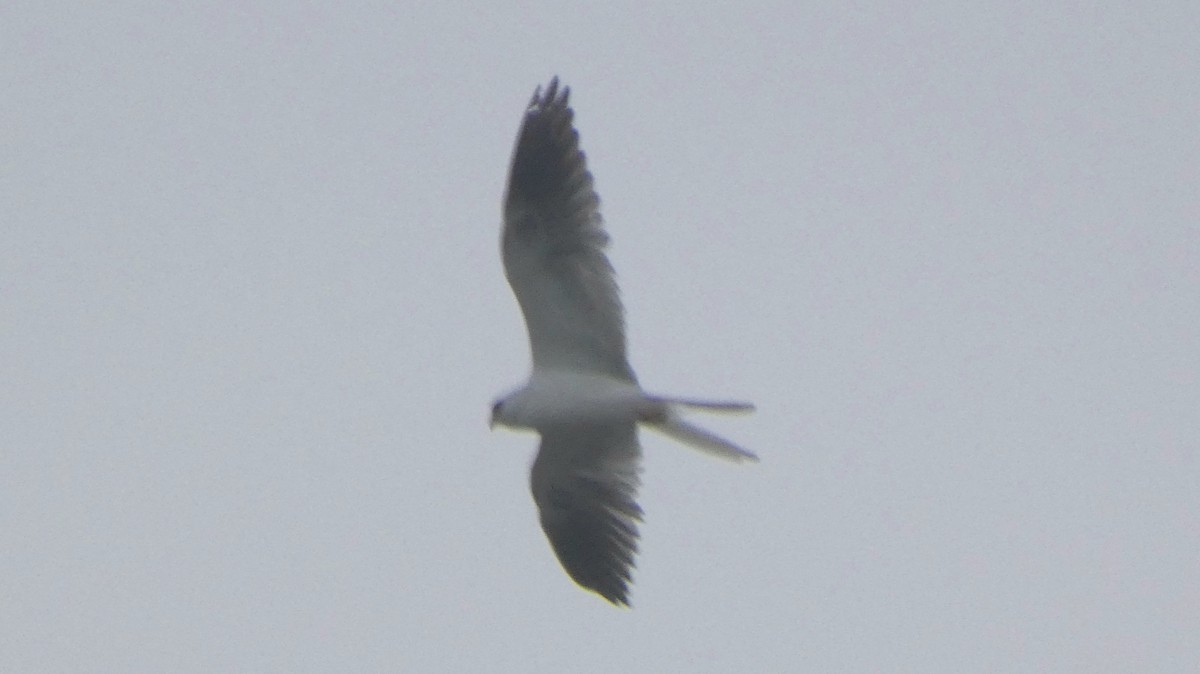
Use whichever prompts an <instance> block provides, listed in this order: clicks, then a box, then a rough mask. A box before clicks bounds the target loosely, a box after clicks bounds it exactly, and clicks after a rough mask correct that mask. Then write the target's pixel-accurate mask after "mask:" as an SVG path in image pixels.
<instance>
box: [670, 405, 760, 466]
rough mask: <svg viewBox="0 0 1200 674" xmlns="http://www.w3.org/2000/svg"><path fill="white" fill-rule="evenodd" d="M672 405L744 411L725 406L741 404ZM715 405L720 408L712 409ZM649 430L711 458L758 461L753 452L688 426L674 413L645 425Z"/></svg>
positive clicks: (693, 426)
mask: <svg viewBox="0 0 1200 674" xmlns="http://www.w3.org/2000/svg"><path fill="white" fill-rule="evenodd" d="M671 402H672V403H676V404H680V405H687V406H688V407H704V408H705V409H721V410H727V411H739V412H740V411H745V410H744V408H742V407H738V408H729V407H726V406H725V405H741V403H705V404H703V405H691V404H688V403H683V402H680V401H675V400H672V401H671ZM713 404H717V405H721V407H712V406H711V405H713ZM646 425H647V426H649V427H650V428H653V429H654V430H656V431H658V432H660V433H662V434H664V435H667V436H669V437H672V438H674V439H676V440H678V441H680V442H682V443H684V444H685V445H688V446H689V447H692V448H695V449H698V450H700V451H702V452H707V453H709V454H712V455H713V456H717V457H720V458H722V459H727V460H729V461H747V460H748V461H758V456H757V455H755V454H754V452H750V451H747V450H745V449H742V448H741V447H738V446H737V445H735V444H733V443H732V442H730V441H728V440H726V439H725V438H722V437H719V436H717V435H714V434H712V433H710V432H708V431H706V430H704V429H703V428H700V427H699V426H695V425H693V424H690V423H688V422H686V421H684V420H683V419H681V418H679V415H677V414H675V413H674V412H671V411H668V412H667V414H666V418H664V419H663V420H662V421H656V422H650V423H648V424H646Z"/></svg>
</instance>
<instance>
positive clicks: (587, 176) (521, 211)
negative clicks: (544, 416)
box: [501, 78, 635, 381]
mask: <svg viewBox="0 0 1200 674" xmlns="http://www.w3.org/2000/svg"><path fill="white" fill-rule="evenodd" d="M569 94H570V90H569V89H568V88H567V87H563V88H562V89H559V86H558V78H555V79H553V80H551V82H550V84H549V86H548V87H546V89H545V91H544V92H543V90H542V89H541V87H539V88H538V89H537V91H536V92H534V95H533V99H532V100H531V101H530V102H529V107H528V108H527V109H526V111H525V118H524V121H523V122H522V124H521V131H520V133H519V134H518V136H517V142H516V147H515V148H514V149H513V157H512V168H511V170H510V172H509V177H508V194H507V197H506V200H505V204H504V232H503V235H502V237H501V248H502V250H503V256H504V273H505V276H507V277H508V282H509V284H510V285H511V286H512V289H513V293H514V294H515V295H516V296H517V302H518V303H519V304H520V305H521V311H522V313H523V314H524V315H525V325H526V327H527V328H528V330H529V342H530V349H531V351H532V352H533V367H534V368H535V369H537V368H547V369H568V370H578V371H584V372H594V373H597V374H603V375H607V376H610V377H614V378H617V379H622V380H628V381H634V380H635V377H634V374H633V371H632V370H631V369H630V367H629V363H628V362H627V361H626V358H625V325H624V317H623V309H622V307H621V299H620V297H619V296H618V291H617V283H616V279H615V278H614V276H613V268H612V265H611V264H610V263H609V261H608V258H607V257H606V256H605V254H604V247H605V245H606V244H607V243H608V234H607V233H605V231H604V223H603V220H602V219H601V218H600V199H599V197H597V196H596V192H595V191H594V190H593V189H592V174H591V173H589V172H588V170H587V163H586V161H585V158H584V154H583V152H582V151H580V149H579V133H578V132H577V131H575V129H574V127H573V126H572V125H571V121H572V118H573V116H574V112H573V111H572V110H571V108H570V107H569V106H568V105H567V97H568V95H569Z"/></svg>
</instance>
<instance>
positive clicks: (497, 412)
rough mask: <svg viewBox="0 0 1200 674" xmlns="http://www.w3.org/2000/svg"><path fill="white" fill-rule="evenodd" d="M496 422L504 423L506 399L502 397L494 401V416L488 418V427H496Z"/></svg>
mask: <svg viewBox="0 0 1200 674" xmlns="http://www.w3.org/2000/svg"><path fill="white" fill-rule="evenodd" d="M496 424H501V425H503V424H504V399H503V398H501V399H500V400H497V401H495V402H493V403H492V418H491V419H488V429H489V430H491V429H493V428H495V427H496Z"/></svg>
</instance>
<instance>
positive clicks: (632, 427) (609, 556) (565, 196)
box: [492, 77, 757, 605]
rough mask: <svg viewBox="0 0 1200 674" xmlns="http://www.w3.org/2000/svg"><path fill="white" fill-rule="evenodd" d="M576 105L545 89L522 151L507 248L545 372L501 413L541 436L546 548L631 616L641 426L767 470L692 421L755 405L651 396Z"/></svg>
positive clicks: (528, 120) (539, 368)
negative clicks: (694, 414) (637, 365)
mask: <svg viewBox="0 0 1200 674" xmlns="http://www.w3.org/2000/svg"><path fill="white" fill-rule="evenodd" d="M569 94H570V89H569V88H567V87H562V88H561V89H560V88H559V86H558V78H557V77H556V78H554V79H552V80H551V81H550V84H549V86H547V87H546V89H545V91H543V90H542V88H541V87H538V88H537V90H536V91H535V92H534V94H533V99H532V100H531V101H530V102H529V107H528V108H527V109H526V110H525V118H524V120H523V122H522V123H521V130H520V132H519V134H518V135H517V142H516V146H515V148H514V149H513V156H512V168H511V170H510V173H509V177H508V195H507V198H506V200H505V203H504V231H503V234H502V235H501V248H502V251H503V257H504V273H505V276H506V277H508V283H509V285H511V286H512V289H513V293H514V294H515V295H516V296H517V302H518V303H519V304H520V305H521V312H522V313H523V314H524V315H525V325H526V327H527V328H528V331H529V345H530V349H531V351H532V355H533V368H532V373H531V374H530V377H529V382H528V383H527V384H525V385H524V386H522V387H520V388H518V389H516V390H514V391H512V392H511V393H509V394H508V395H507V396H505V397H504V398H501V399H500V400H498V401H497V402H496V403H495V405H494V406H493V407H492V424H501V425H503V426H509V427H513V428H522V429H532V430H534V431H537V432H538V433H540V434H541V436H542V443H541V447H540V448H539V450H538V455H537V458H536V459H535V460H534V462H533V469H532V471H531V477H530V482H531V487H532V490H533V500H534V501H535V502H536V503H537V506H538V511H539V513H540V516H541V522H542V529H543V530H544V531H545V532H546V537H547V538H549V539H550V544H551V546H552V547H553V548H554V552H555V554H557V555H558V559H559V561H560V562H561V563H562V566H563V568H564V569H565V570H566V572H567V573H568V574H569V575H570V576H571V578H572V579H574V580H575V582H576V583H578V584H580V585H581V586H583V587H585V588H587V589H589V590H592V591H593V592H596V593H597V594H599V595H600V596H602V597H604V598H605V599H607V600H608V601H610V602H612V603H613V604H617V605H622V604H623V605H628V604H629V582H630V573H631V570H632V568H633V556H634V553H636V552H637V537H638V530H637V522H638V521H639V520H641V516H642V509H641V508H640V507H639V506H638V504H637V502H636V501H635V498H636V496H637V488H638V484H639V480H638V473H639V467H638V460H639V457H640V455H641V448H640V446H639V444H638V435H637V433H638V425H639V424H641V425H645V426H647V427H649V428H652V429H654V430H656V431H660V432H662V433H665V434H666V435H668V436H671V437H673V438H675V439H676V440H680V441H682V442H684V443H687V444H688V445H691V446H692V447H695V448H697V449H700V450H703V451H706V452H708V453H710V454H714V455H716V456H719V457H722V458H725V459H732V460H734V461H742V460H746V459H750V460H757V457H756V456H755V455H754V454H753V453H751V452H748V451H746V450H745V449H742V448H741V447H738V446H737V445H735V444H733V443H731V442H729V441H727V440H725V439H723V438H719V437H717V436H716V435H713V434H712V433H709V432H708V431H705V430H703V429H701V428H699V427H697V426H694V425H692V424H690V423H688V422H686V421H684V420H683V419H682V418H681V417H680V414H679V412H680V410H681V409H682V408H699V409H707V410H717V411H723V412H743V411H749V410H752V409H753V406H752V405H750V404H748V403H737V402H706V401H698V400H687V399H681V398H668V397H662V396H656V395H650V394H648V393H646V392H645V391H643V390H642V388H641V387H640V386H639V385H638V382H637V378H636V377H635V376H634V374H633V370H632V369H631V368H630V367H629V363H628V362H627V361H626V359H625V326H624V317H623V315H622V314H623V309H622V307H621V300H620V298H619V297H618V293H617V283H616V280H615V279H614V276H613V268H612V265H611V264H610V263H609V261H608V258H607V257H606V256H605V254H604V247H605V245H606V244H607V242H608V234H607V233H605V231H604V224H603V221H602V220H601V218H600V199H599V197H597V196H596V192H595V191H593V189H592V174H591V173H589V172H588V170H587V164H586V161H585V159H584V154H583V152H582V151H581V150H580V149H579V133H578V132H576V131H575V129H574V127H573V126H572V123H571V122H572V118H573V116H574V112H573V111H572V110H571V108H570V107H569V106H568V104H567V97H568V96H569Z"/></svg>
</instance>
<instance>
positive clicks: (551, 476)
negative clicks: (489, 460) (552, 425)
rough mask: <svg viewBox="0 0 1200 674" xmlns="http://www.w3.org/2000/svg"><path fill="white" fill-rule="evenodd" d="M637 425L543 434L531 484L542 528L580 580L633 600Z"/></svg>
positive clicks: (614, 597) (621, 600)
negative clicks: (631, 583)
mask: <svg viewBox="0 0 1200 674" xmlns="http://www.w3.org/2000/svg"><path fill="white" fill-rule="evenodd" d="M640 454H641V450H640V446H639V445H638V440H637V428H636V427H635V426H634V425H633V424H629V425H622V426H616V427H613V426H603V427H570V428H564V429H561V430H555V431H543V432H542V445H541V448H540V450H539V452H538V456H537V459H536V460H535V461H534V465H533V471H532V475H531V484H532V490H533V497H534V501H535V502H536V503H537V506H538V512H539V514H540V518H541V523H542V530H543V531H545V532H546V538H548V539H549V540H550V545H551V547H553V548H554V553H555V554H556V555H557V556H558V560H559V562H560V563H561V564H562V567H563V569H564V570H565V571H566V572H567V574H568V575H570V576H571V578H572V579H573V580H574V581H575V582H576V583H578V584H579V585H581V586H583V587H585V588H587V589H589V590H592V591H593V592H595V593H597V594H599V595H600V596H602V597H604V598H605V599H607V600H608V601H610V602H612V603H613V604H617V605H626V606H628V605H629V584H630V582H631V579H632V572H633V566H634V555H635V554H636V553H637V539H638V529H637V522H638V521H639V520H641V517H642V509H641V507H639V506H638V504H637V502H636V501H635V499H636V497H637V487H638V457H639V456H640Z"/></svg>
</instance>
